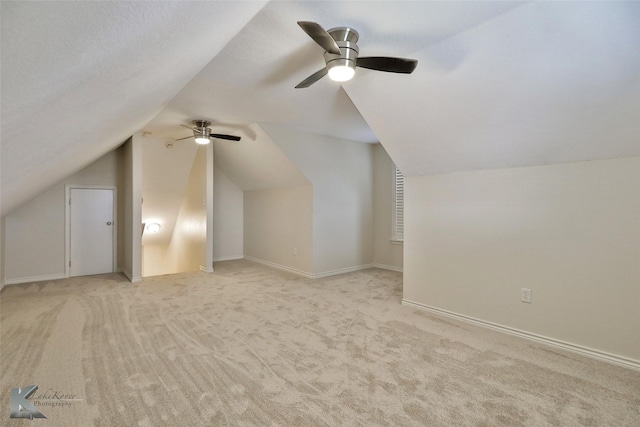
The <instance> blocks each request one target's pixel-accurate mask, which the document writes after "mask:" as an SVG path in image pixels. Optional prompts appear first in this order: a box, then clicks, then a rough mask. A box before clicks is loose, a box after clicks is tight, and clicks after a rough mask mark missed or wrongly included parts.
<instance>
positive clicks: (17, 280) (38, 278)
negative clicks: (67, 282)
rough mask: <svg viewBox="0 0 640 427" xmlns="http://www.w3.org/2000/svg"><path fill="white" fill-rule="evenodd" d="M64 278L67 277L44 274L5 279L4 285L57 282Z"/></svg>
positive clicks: (59, 274) (62, 274)
mask: <svg viewBox="0 0 640 427" xmlns="http://www.w3.org/2000/svg"><path fill="white" fill-rule="evenodd" d="M66 278H67V276H66V275H65V274H64V273H57V274H45V275H44V276H31V277H17V278H15V279H7V280H6V281H5V282H4V284H5V285H19V284H21V283H31V282H44V281H45V280H59V279H66Z"/></svg>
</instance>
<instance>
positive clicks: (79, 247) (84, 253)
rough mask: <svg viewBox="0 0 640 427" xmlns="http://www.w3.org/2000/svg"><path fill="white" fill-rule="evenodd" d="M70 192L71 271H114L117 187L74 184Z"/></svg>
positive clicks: (80, 273) (76, 273) (72, 274)
mask: <svg viewBox="0 0 640 427" xmlns="http://www.w3.org/2000/svg"><path fill="white" fill-rule="evenodd" d="M69 194H70V205H69V208H70V215H69V261H70V264H69V275H70V276H86V275H90V274H100V273H111V272H113V231H114V225H113V216H114V215H113V214H114V212H113V195H114V191H113V190H111V189H96V188H71V189H70V192H69Z"/></svg>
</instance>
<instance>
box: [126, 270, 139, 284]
mask: <svg viewBox="0 0 640 427" xmlns="http://www.w3.org/2000/svg"><path fill="white" fill-rule="evenodd" d="M122 274H124V275H125V276H126V278H127V279H129V281H130V282H131V283H138V282H142V277H133V275H132V274H131V272H130V271H127V270H125V269H122Z"/></svg>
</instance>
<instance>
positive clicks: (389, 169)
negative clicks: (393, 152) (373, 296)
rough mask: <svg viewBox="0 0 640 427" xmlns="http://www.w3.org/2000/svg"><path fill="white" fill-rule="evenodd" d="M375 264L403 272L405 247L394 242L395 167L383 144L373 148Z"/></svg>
mask: <svg viewBox="0 0 640 427" xmlns="http://www.w3.org/2000/svg"><path fill="white" fill-rule="evenodd" d="M373 161H374V165H373V172H374V174H373V188H374V193H373V212H374V215H373V227H374V255H373V262H374V265H376V266H378V267H381V268H387V269H391V270H396V271H402V251H403V245H402V244H398V243H392V242H391V232H392V229H393V223H392V221H393V219H392V212H393V195H394V194H393V192H394V184H395V181H394V180H395V165H394V164H393V162H392V161H391V158H389V155H388V154H387V152H386V151H385V150H384V148H383V147H382V145H381V144H375V145H374V146H373Z"/></svg>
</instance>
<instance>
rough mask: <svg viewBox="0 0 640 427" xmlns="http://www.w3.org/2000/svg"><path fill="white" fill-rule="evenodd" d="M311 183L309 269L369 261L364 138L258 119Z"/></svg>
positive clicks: (369, 185)
mask: <svg viewBox="0 0 640 427" xmlns="http://www.w3.org/2000/svg"><path fill="white" fill-rule="evenodd" d="M263 129H264V130H265V132H266V133H267V134H268V135H269V137H270V138H271V139H272V140H273V141H274V143H276V144H277V145H278V146H279V147H280V148H281V149H282V151H284V153H285V154H286V155H287V156H288V157H289V158H290V159H291V160H292V161H293V163H294V164H295V165H296V166H297V167H298V168H299V169H300V170H301V171H302V173H303V174H304V175H305V176H306V177H307V179H308V180H309V181H311V183H312V185H313V274H314V275H315V276H321V275H324V274H332V273H337V272H340V271H347V270H350V269H354V268H359V267H362V266H367V265H372V264H373V251H374V250H373V240H374V239H373V148H372V145H370V144H363V143H361V142H354V141H347V140H343V139H337V138H333V137H330V136H324V135H315V134H310V133H305V132H297V131H292V130H290V129H284V128H280V127H277V126H270V125H269V126H267V125H263Z"/></svg>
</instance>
